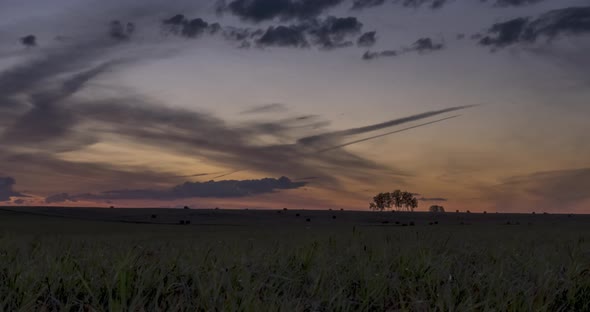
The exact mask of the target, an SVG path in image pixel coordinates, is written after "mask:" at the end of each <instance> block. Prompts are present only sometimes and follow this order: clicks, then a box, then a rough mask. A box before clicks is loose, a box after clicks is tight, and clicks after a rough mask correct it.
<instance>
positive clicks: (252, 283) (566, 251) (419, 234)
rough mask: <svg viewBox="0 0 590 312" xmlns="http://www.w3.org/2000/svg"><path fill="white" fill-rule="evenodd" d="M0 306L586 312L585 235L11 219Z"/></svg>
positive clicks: (1, 243) (588, 252)
mask: <svg viewBox="0 0 590 312" xmlns="http://www.w3.org/2000/svg"><path fill="white" fill-rule="evenodd" d="M0 310H1V311H55V310H60V311H590V229H589V228H588V227H584V226H583V225H576V226H571V225H567V226H566V225H559V224H558V225H539V226H534V225H533V226H527V225H522V226H502V225H480V226H458V225H440V226H420V225H419V226H415V227H395V226H387V227H384V226H360V225H359V226H353V225H348V224H343V225H331V226H330V225H318V226H315V225H313V224H300V225H287V226H281V225H280V224H278V225H276V226H272V225H267V226H244V227H235V226H234V227H226V226H218V227H202V226H173V225H137V224H120V223H108V222H102V223H95V222H88V221H71V220H56V219H51V218H42V217H32V216H7V215H3V216H2V219H1V220H0Z"/></svg>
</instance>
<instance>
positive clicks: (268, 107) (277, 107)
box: [241, 103, 287, 114]
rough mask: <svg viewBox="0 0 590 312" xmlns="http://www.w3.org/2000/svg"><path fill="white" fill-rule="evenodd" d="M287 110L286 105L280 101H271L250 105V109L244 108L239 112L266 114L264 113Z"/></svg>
mask: <svg viewBox="0 0 590 312" xmlns="http://www.w3.org/2000/svg"><path fill="white" fill-rule="evenodd" d="M285 111H287V107H286V106H285V104H281V103H272V104H265V105H260V106H256V107H252V108H250V109H247V110H244V111H242V112H241V114H266V113H281V112H285Z"/></svg>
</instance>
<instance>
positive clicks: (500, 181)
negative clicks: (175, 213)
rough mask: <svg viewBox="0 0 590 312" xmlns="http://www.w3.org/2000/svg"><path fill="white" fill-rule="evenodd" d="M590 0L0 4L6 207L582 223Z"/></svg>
mask: <svg viewBox="0 0 590 312" xmlns="http://www.w3.org/2000/svg"><path fill="white" fill-rule="evenodd" d="M589 52H590V2H589V1H588V0H584V1H582V0H225V1H204V0H203V1H196V0H178V1H155V0H146V1H139V0H127V1H114V0H107V1H95V0H76V1H74V0H54V1H44V0H43V1H42V0H28V1H20V0H3V1H1V2H0V205H33V206H35V205H42V206H51V205H55V206H93V207H94V206H96V207H108V206H116V207H183V206H190V207H195V208H212V207H222V208H275V209H276V208H282V207H287V208H292V209H296V208H299V209H340V208H344V209H357V210H363V209H368V203H369V202H370V200H371V198H372V196H373V195H375V194H376V193H379V192H385V191H392V190H394V189H402V190H407V191H410V192H413V193H415V194H418V195H417V197H418V198H419V200H420V201H419V210H427V209H428V207H429V206H430V205H434V204H439V205H443V206H445V208H446V209H447V210H455V209H459V210H467V209H469V210H471V211H488V212H494V211H497V212H531V211H538V212H541V211H547V212H568V213H590V192H589V191H588V190H590V143H588V142H589V135H588V133H590V123H589V122H588V117H589V116H590V103H588V99H590V78H589V77H590V76H588V72H590V58H589V57H588V53H589Z"/></svg>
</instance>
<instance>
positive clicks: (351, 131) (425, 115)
mask: <svg viewBox="0 0 590 312" xmlns="http://www.w3.org/2000/svg"><path fill="white" fill-rule="evenodd" d="M475 106H478V105H464V106H455V107H450V108H445V109H441V110H437V111H430V112H425V113H420V114H416V115H412V116H408V117H403V118H398V119H393V120H389V121H386V122H382V123H378V124H374V125H369V126H364V127H359V128H351V129H346V130H341V131H335V132H328V133H324V134H319V135H314V136H309V137H305V138H301V139H299V140H298V141H297V143H302V144H309V143H313V142H316V141H319V140H322V139H324V138H334V137H337V136H348V135H355V134H361V133H365V132H371V131H376V130H381V129H384V128H390V127H393V126H399V125H401V124H405V123H408V122H412V121H417V120H420V119H425V118H428V117H433V116H436V115H440V114H444V113H448V112H453V111H457V110H462V109H467V108H471V107H475Z"/></svg>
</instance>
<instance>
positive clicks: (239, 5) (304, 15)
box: [221, 0, 343, 22]
mask: <svg viewBox="0 0 590 312" xmlns="http://www.w3.org/2000/svg"><path fill="white" fill-rule="evenodd" d="M342 2H343V0H233V1H231V2H230V3H229V4H227V5H222V6H221V10H222V11H230V12H231V13H233V14H234V15H236V16H239V17H240V18H242V19H244V20H249V21H253V22H261V21H265V20H272V19H275V18H278V19H281V20H292V19H299V20H306V19H310V18H314V17H317V16H318V15H320V14H322V13H323V12H324V11H326V10H327V9H329V8H332V7H335V6H337V5H339V4H340V3H342Z"/></svg>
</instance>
